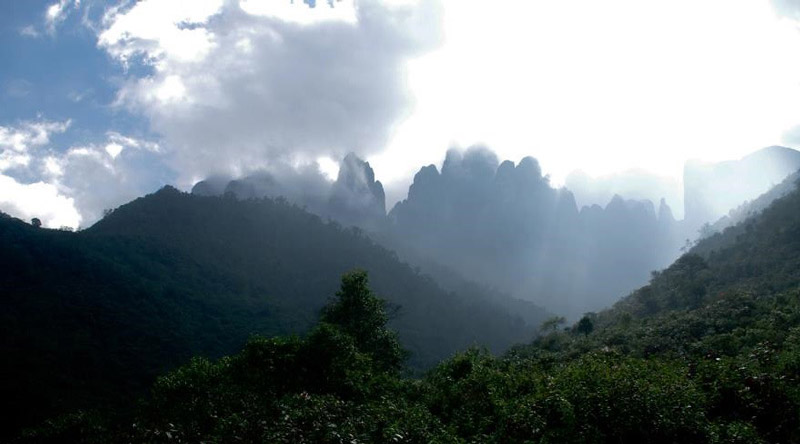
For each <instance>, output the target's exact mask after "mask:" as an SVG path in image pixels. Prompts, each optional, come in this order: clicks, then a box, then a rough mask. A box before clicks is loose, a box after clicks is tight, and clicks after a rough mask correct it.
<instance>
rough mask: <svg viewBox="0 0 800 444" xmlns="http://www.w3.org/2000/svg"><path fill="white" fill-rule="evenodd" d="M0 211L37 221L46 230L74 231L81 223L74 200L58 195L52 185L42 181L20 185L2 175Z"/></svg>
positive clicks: (57, 191) (0, 177) (0, 179)
mask: <svg viewBox="0 0 800 444" xmlns="http://www.w3.org/2000/svg"><path fill="white" fill-rule="evenodd" d="M0 211H3V212H4V213H7V214H10V215H12V216H14V217H17V218H20V219H22V220H25V221H30V220H31V219H33V218H34V217H36V218H39V220H41V221H42V224H43V225H44V226H45V227H48V228H59V227H62V226H69V227H73V228H75V227H77V226H79V225H80V223H81V215H80V214H79V213H78V211H77V210H76V209H75V201H74V199H72V198H69V197H66V196H64V195H63V194H61V193H60V192H59V190H58V188H57V187H56V186H55V185H52V184H49V183H44V182H36V183H32V184H22V183H19V182H17V181H16V180H14V179H13V178H11V177H8V176H4V175H2V174H0Z"/></svg>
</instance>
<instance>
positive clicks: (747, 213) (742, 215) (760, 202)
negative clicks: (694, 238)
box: [704, 171, 800, 235]
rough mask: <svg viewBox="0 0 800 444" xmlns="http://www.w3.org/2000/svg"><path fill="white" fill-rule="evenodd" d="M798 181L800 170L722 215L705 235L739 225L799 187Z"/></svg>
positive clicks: (799, 179)
mask: <svg viewBox="0 0 800 444" xmlns="http://www.w3.org/2000/svg"><path fill="white" fill-rule="evenodd" d="M798 181H800V171H797V172H795V173H793V174H790V175H789V176H788V177H787V178H786V179H784V180H783V182H781V183H779V184H778V185H775V186H774V187H772V188H770V189H769V191H767V192H766V193H764V194H762V195H760V196H758V197H757V198H755V199H753V200H750V201H746V202H744V203H742V204H741V205H739V206H738V207H736V208H734V209H732V210H730V211H729V212H728V214H727V215H726V216H723V217H721V218H720V219H719V220H717V221H716V222H714V223H713V224H711V225H710V226H709V227H708V229H707V230H704V231H707V233H704V234H705V235H711V234H714V233H719V232H721V231H723V230H724V229H726V228H728V227H732V226H734V225H737V224H739V223H741V222H743V221H745V220H746V219H748V218H750V217H753V216H756V215H758V214H759V213H761V212H762V211H764V209H766V208H767V207H769V206H770V204H772V202H774V201H775V200H776V199H779V198H781V197H783V196H785V195H787V194H789V193H791V192H793V191H794V190H796V189H797V184H798Z"/></svg>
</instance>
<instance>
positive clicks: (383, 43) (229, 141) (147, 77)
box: [98, 0, 441, 183]
mask: <svg viewBox="0 0 800 444" xmlns="http://www.w3.org/2000/svg"><path fill="white" fill-rule="evenodd" d="M286 3H287V5H288V6H287V7H284V8H272V6H273V5H275V6H277V4H274V3H273V4H270V8H269V9H264V8H261V9H259V8H258V7H257V6H258V5H257V4H255V3H254V2H235V1H228V2H224V1H221V0H218V1H215V0H211V1H202V2H192V7H190V8H187V7H186V5H185V4H183V3H181V4H178V3H172V2H161V1H158V2H156V1H152V0H145V1H141V2H138V3H136V4H134V5H132V6H130V7H124V8H118V9H112V10H110V11H109V12H108V13H107V14H106V16H105V18H104V20H103V24H104V26H103V30H102V32H101V33H100V34H99V43H98V44H99V46H100V47H101V48H103V49H104V50H106V51H107V52H108V53H109V54H110V55H111V56H112V57H114V58H115V59H116V60H118V61H119V62H120V63H122V64H133V63H140V64H141V63H143V64H144V65H146V66H147V67H148V68H150V69H149V70H146V72H145V73H144V74H142V73H141V70H138V74H137V73H136V72H135V71H134V70H131V71H130V76H129V77H128V79H127V80H126V82H125V83H124V85H123V86H122V87H121V89H120V90H119V94H118V98H117V105H118V106H121V107H125V108H126V109H128V110H132V111H134V112H137V113H142V114H144V115H145V116H147V118H148V119H149V122H150V125H151V129H152V130H153V131H154V132H155V133H157V134H159V135H161V136H162V137H163V140H164V145H165V146H166V147H168V149H169V152H168V157H169V162H170V165H171V166H172V167H173V168H174V169H175V170H176V171H178V172H179V174H180V176H181V180H182V181H184V183H191V182H193V181H194V180H196V179H198V178H200V177H206V176H208V175H209V174H213V173H217V174H228V175H239V174H241V173H244V172H247V171H251V170H254V169H257V168H263V167H266V166H268V165H269V164H270V163H273V162H276V161H284V162H290V163H294V164H297V163H298V162H300V163H303V162H311V161H313V160H315V159H316V158H318V157H322V156H326V157H329V158H334V159H341V158H342V157H343V156H344V154H345V153H347V152H355V153H357V154H359V155H361V156H364V155H366V154H369V153H373V152H376V151H377V150H380V149H383V148H384V146H385V144H386V141H387V138H388V137H389V134H390V132H391V130H392V127H393V125H394V124H395V123H396V122H397V121H398V120H399V119H401V118H402V117H403V116H404V115H406V114H407V113H408V112H409V109H410V106H411V99H410V97H409V93H408V90H407V87H406V84H405V62H406V60H407V59H408V58H410V57H412V56H414V55H417V54H420V53H422V52H424V51H426V50H428V49H430V48H432V47H434V46H435V45H436V44H438V42H439V40H440V35H439V33H438V31H437V30H438V29H439V22H440V20H441V17H440V15H441V12H440V6H439V4H438V3H437V2H435V1H431V0H422V1H420V2H418V3H417V4H413V5H412V4H406V5H399V6H397V5H394V6H393V5H391V4H387V3H385V2H380V1H377V0H361V1H358V2H356V3H354V4H348V3H347V2H337V3H336V4H335V5H336V6H335V7H333V8H331V7H329V6H328V5H327V4H324V3H322V2H320V4H319V5H317V6H316V7H315V8H313V9H310V8H309V7H308V6H306V5H303V4H299V3H295V4H294V5H292V4H290V3H289V2H286ZM298 11H302V14H298ZM282 12H285V14H283V15H282ZM317 16H320V17H321V18H320V19H319V20H315V17H317Z"/></svg>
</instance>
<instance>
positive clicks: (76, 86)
mask: <svg viewBox="0 0 800 444" xmlns="http://www.w3.org/2000/svg"><path fill="white" fill-rule="evenodd" d="M306 3H308V2H306ZM306 3H300V2H297V3H294V4H293V3H289V2H283V1H277V0H274V1H269V2H254V1H248V2H242V3H241V4H239V3H238V2H222V1H203V2H191V4H190V5H183V4H178V3H174V2H154V1H142V2H138V3H124V4H122V5H120V6H115V7H112V8H109V7H107V6H106V5H104V4H103V3H102V2H97V1H83V2H78V1H69V0H61V1H59V2H55V3H53V2H24V3H20V2H15V3H10V4H7V5H5V6H4V9H5V11H4V13H3V14H2V15H3V18H2V22H1V25H2V32H3V36H4V37H3V40H2V44H0V47H1V49H0V50H1V51H2V54H3V56H4V59H5V60H7V61H8V63H4V64H3V67H2V68H0V85H2V87H3V94H4V101H3V103H4V106H3V109H2V111H0V148H2V157H0V181H2V184H3V186H2V187H0V208H2V209H3V210H4V211H7V212H9V213H10V214H14V215H18V216H20V217H23V218H30V217H33V216H38V217H41V218H42V220H43V221H44V222H45V225H47V226H52V227H58V226H72V227H77V226H79V225H80V226H84V227H85V226H88V225H90V224H91V223H93V222H94V221H96V220H97V219H98V218H99V217H100V216H101V214H102V211H103V210H104V209H106V208H113V207H115V206H118V205H119V204H121V203H124V202H125V201H127V200H129V199H131V198H133V197H135V196H137V195H140V194H142V193H144V192H148V191H152V190H155V189H157V188H158V187H159V186H161V185H163V184H166V183H173V184H176V185H178V186H179V187H181V188H183V189H186V190H188V189H189V188H190V187H191V186H192V185H193V184H194V183H196V182H197V181H198V180H200V179H203V178H206V177H209V176H212V175H215V174H224V175H229V176H239V175H242V174H245V173H248V172H252V171H254V170H257V169H259V168H276V167H279V168H284V167H287V166H293V167H297V166H301V165H308V164H312V165H313V164H314V162H317V163H318V164H319V168H321V170H322V171H323V172H324V173H326V175H327V176H328V177H329V178H330V180H333V178H335V177H336V170H337V168H338V162H339V160H341V159H342V158H343V157H344V155H345V154H346V153H348V152H355V153H356V154H358V155H359V156H360V157H362V158H365V159H366V160H368V161H370V163H371V165H372V166H373V168H374V169H375V172H376V176H377V177H379V178H380V179H381V180H382V182H383V183H384V185H385V187H386V192H387V202H388V204H389V205H390V206H391V205H392V204H394V203H395V202H397V201H399V200H402V199H403V198H405V197H406V192H407V187H408V185H409V184H410V183H411V179H412V177H413V174H414V173H415V172H416V171H417V170H418V169H419V167H420V166H423V165H427V164H431V163H433V164H437V165H441V162H442V159H443V158H444V153H445V151H446V150H447V149H449V148H451V147H461V148H466V147H469V146H471V145H474V144H483V145H485V146H488V147H489V148H490V149H492V150H493V151H495V152H496V153H497V154H498V156H499V157H500V158H501V159H512V160H515V161H517V160H519V159H521V158H522V157H524V156H528V155H530V156H534V157H535V158H536V159H538V160H539V162H540V163H541V165H542V168H543V170H544V172H545V174H548V175H549V176H550V178H551V182H552V183H553V184H555V185H562V184H565V183H566V184H567V185H568V186H569V183H568V180H567V178H568V176H569V174H570V173H571V172H573V171H576V170H577V171H580V173H579V176H573V177H583V178H586V177H588V178H597V177H599V178H601V180H602V181H604V182H605V183H606V184H607V183H608V182H609V180H611V181H613V179H611V177H612V176H610V175H613V174H615V173H620V172H626V171H629V170H632V169H635V170H637V171H639V173H637V174H639V175H640V176H641V173H642V172H644V174H645V176H646V180H643V181H640V182H641V186H640V185H636V186H631V185H630V184H628V185H627V186H626V187H622V188H619V189H617V188H614V187H611V188H609V190H610V191H608V192H606V193H603V194H602V196H600V197H594V196H593V195H590V194H588V193H581V194H579V195H578V196H576V197H577V199H578V201H579V203H580V204H581V205H582V204H592V203H598V204H603V205H604V204H606V203H607V199H610V197H611V196H613V194H614V193H624V194H626V195H632V197H646V198H649V199H650V200H653V201H657V200H658V199H660V198H662V197H665V198H667V200H668V203H669V204H670V205H671V206H672V207H674V208H675V211H676V215H678V217H682V213H683V202H682V201H681V199H682V195H683V192H682V188H681V186H682V185H681V181H682V168H683V164H684V162H685V161H686V160H687V159H690V158H699V159H703V160H707V161H719V160H726V159H737V158H740V157H742V156H743V155H745V154H747V153H749V152H752V151H754V150H756V149H759V148H761V147H764V146H768V145H777V144H780V145H784V146H789V147H796V146H798V143H800V140H798V139H800V135H799V134H800V130H798V124H800V117H798V116H800V84H799V83H798V81H797V79H798V78H800V58H798V57H796V55H797V54H798V52H800V33H799V32H798V24H797V18H798V13H797V11H798V6H797V3H796V2H792V1H778V0H775V1H772V2H770V1H767V0H763V1H752V0H747V1H745V0H742V1H728V0H726V1H722V0H718V1H712V0H709V1H704V2H695V1H673V2H667V3H664V2H641V1H619V0H615V1H609V2H602V3H601V2H594V1H570V2H555V1H536V2H511V1H501V2H491V4H489V3H482V2H464V1H443V2H439V1H434V0H420V1H378V0H364V1H360V2H358V3H357V4H353V3H352V2H349V1H342V2H335V3H333V7H332V6H331V5H330V4H328V3H327V2H319V4H317V5H315V7H313V8H312V7H311V5H312V4H313V3H308V4H306ZM581 175H582V176H581ZM603 178H605V179H603ZM658 184H660V185H658ZM606 188H608V187H606ZM631 189H635V191H633V192H631ZM601 199H602V200H601Z"/></svg>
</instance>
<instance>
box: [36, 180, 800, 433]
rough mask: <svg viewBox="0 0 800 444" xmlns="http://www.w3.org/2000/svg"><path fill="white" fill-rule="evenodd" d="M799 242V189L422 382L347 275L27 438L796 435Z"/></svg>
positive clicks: (359, 275)
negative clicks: (132, 401) (618, 296)
mask: <svg viewBox="0 0 800 444" xmlns="http://www.w3.org/2000/svg"><path fill="white" fill-rule="evenodd" d="M798 239H800V192H798V191H795V192H794V193H791V194H789V195H787V196H785V197H783V198H781V199H779V200H777V201H776V202H775V203H774V204H773V205H772V206H770V207H769V208H767V209H766V210H765V211H763V212H762V213H760V214H759V215H758V216H757V217H756V218H754V219H749V220H748V221H747V222H746V225H745V226H737V227H733V228H731V229H728V230H726V231H725V232H723V233H721V234H718V235H714V236H712V237H710V238H709V239H706V240H703V241H701V242H700V243H699V244H698V245H697V246H696V247H695V248H694V249H693V250H692V251H691V252H689V253H688V254H686V255H684V256H683V257H682V258H680V259H679V260H678V261H676V262H675V263H674V264H673V265H672V266H670V267H669V268H667V269H665V270H664V271H662V272H658V273H654V274H653V278H652V280H651V282H650V284H649V285H647V286H645V287H643V288H641V289H639V290H637V291H635V292H634V293H632V294H631V295H629V296H628V297H626V298H624V299H623V300H621V301H620V302H619V303H618V304H616V305H615V306H614V307H613V308H611V309H609V310H606V311H603V312H600V313H596V314H595V313H587V314H586V315H585V316H584V317H583V318H581V319H580V321H578V322H577V323H576V324H575V325H573V326H570V327H566V328H560V327H559V325H560V324H561V319H558V318H551V319H550V320H548V321H547V322H545V323H544V325H543V327H542V332H543V334H542V335H541V336H539V337H538V338H536V339H535V340H534V341H533V342H532V343H529V344H527V345H520V346H517V347H515V348H513V349H511V350H510V351H508V352H507V353H505V354H504V355H502V356H500V357H495V356H494V355H492V354H491V353H489V352H488V351H486V350H482V349H476V348H471V349H468V350H467V351H464V352H461V353H459V354H456V355H455V356H453V357H451V358H449V359H447V360H445V361H443V362H441V363H440V364H439V365H438V366H436V367H435V368H433V369H432V370H430V371H428V372H427V373H426V374H424V375H423V376H421V377H414V376H413V375H410V374H408V373H405V372H403V371H402V368H401V365H400V364H401V362H402V359H403V357H404V353H403V351H402V349H401V346H400V342H399V341H398V339H397V338H396V337H395V336H394V334H393V333H391V331H390V329H389V327H388V326H387V319H388V318H387V314H386V307H387V305H386V304H385V303H384V302H382V301H380V300H379V299H377V298H376V296H375V295H374V294H373V293H372V291H371V290H370V289H369V287H368V282H367V277H366V274H365V273H364V272H360V271H355V272H351V273H348V274H345V275H344V277H343V278H342V280H341V287H340V290H339V292H338V293H337V297H336V298H335V299H333V300H332V301H331V302H330V304H329V305H328V306H327V307H326V308H325V309H324V310H323V311H322V313H323V314H322V316H321V318H320V322H319V323H318V324H317V325H316V326H315V327H314V328H313V329H311V330H310V332H309V333H308V334H306V335H305V336H303V337H297V336H288V337H280V338H253V339H251V340H250V341H249V342H248V343H247V345H246V346H245V348H244V350H242V351H241V352H240V353H238V354H236V355H233V356H230V357H224V358H221V359H217V360H209V359H205V358H194V359H193V360H192V361H191V362H190V363H189V364H187V365H184V366H183V367H180V368H178V369H177V370H174V371H172V372H170V373H168V374H167V375H166V376H163V377H161V378H159V379H158V381H157V382H156V384H155V385H154V386H153V388H152V392H151V395H150V396H149V397H148V398H146V399H145V400H144V401H143V402H142V403H141V404H140V405H139V406H138V408H137V409H136V410H135V411H133V412H131V413H129V414H122V415H120V416H116V417H113V416H112V417H109V416H108V415H100V414H97V413H93V412H91V411H79V412H77V413H73V414H71V415H68V416H62V417H58V418H57V419H54V420H51V421H48V422H47V423H45V424H43V425H41V426H40V427H38V428H35V429H30V430H28V431H26V432H25V434H24V435H23V437H21V438H20V441H22V442H25V441H30V442H47V441H48V440H50V441H52V442H64V441H85V442H93V441H96V442H115V441H118V442H230V441H243V442H276V443H281V442H286V443H289V442H292V443H295V442H299V443H303V442H308V443H312V442H313V443H354V442H355V443H368V442H407V443H417V442H420V443H422V442H425V443H428V442H435V443H472V442H476V443H477V442H481V443H482V442H498V443H500V442H502V443H619V442H648V443H675V442H703V443H705V442H710V443H793V442H800V376H798V375H800V287H799V286H798V284H800V267H796V266H795V265H796V263H795V261H797V258H798V257H800V241H798Z"/></svg>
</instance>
